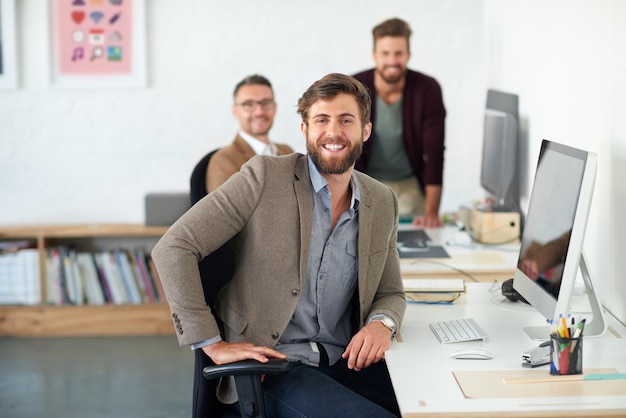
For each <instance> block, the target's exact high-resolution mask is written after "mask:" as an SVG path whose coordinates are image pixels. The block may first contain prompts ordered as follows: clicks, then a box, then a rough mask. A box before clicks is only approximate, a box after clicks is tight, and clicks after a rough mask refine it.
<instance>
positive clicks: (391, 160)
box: [367, 96, 413, 181]
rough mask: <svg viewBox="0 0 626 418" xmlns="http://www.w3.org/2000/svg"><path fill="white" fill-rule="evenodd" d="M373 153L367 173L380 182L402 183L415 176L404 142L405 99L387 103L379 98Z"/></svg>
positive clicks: (377, 101) (377, 99)
mask: <svg viewBox="0 0 626 418" xmlns="http://www.w3.org/2000/svg"><path fill="white" fill-rule="evenodd" d="M374 120H375V121H376V123H375V124H374V132H373V140H374V141H373V143H372V153H371V155H370V158H369V163H368V166H367V174H369V175H370V176H372V177H374V178H375V179H377V180H382V181H398V180H404V179H406V178H408V177H411V176H413V170H412V169H411V165H410V164H409V159H408V158H407V156H406V152H405V150H404V144H403V143H402V98H400V100H398V101H397V102H395V103H392V104H387V103H385V101H384V100H383V99H381V98H380V97H379V96H378V97H376V117H375V119H374Z"/></svg>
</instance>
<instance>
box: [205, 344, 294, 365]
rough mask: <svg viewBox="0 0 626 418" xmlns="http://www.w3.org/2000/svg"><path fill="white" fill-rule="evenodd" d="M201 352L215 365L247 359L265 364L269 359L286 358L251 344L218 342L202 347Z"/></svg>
mask: <svg viewBox="0 0 626 418" xmlns="http://www.w3.org/2000/svg"><path fill="white" fill-rule="evenodd" d="M202 351H204V353H205V354H206V355H207V356H209V357H210V358H211V360H213V362H215V364H228V363H234V362H236V361H241V360H248V359H253V360H257V361H260V362H261V363H267V362H268V361H269V358H270V357H274V358H282V359H285V358H287V356H286V355H284V354H283V353H279V352H278V351H276V350H272V349H271V348H269V347H264V346H256V345H254V344H252V343H229V342H226V341H220V342H217V343H215V344H211V345H207V346H205V347H202Z"/></svg>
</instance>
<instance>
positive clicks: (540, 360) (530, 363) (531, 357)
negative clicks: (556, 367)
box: [522, 341, 550, 368]
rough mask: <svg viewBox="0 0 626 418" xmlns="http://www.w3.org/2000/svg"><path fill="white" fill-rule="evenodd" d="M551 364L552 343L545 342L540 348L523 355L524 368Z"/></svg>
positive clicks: (525, 352) (532, 349)
mask: <svg viewBox="0 0 626 418" xmlns="http://www.w3.org/2000/svg"><path fill="white" fill-rule="evenodd" d="M549 363H550V341H544V342H542V343H541V344H539V347H535V348H531V349H530V350H527V351H524V353H522V366H523V367H531V368H533V367H539V366H543V365H544V364H549Z"/></svg>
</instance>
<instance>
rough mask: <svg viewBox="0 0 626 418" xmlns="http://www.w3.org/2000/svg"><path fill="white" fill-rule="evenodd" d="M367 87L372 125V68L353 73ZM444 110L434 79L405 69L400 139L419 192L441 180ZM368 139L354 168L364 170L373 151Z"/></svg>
mask: <svg viewBox="0 0 626 418" xmlns="http://www.w3.org/2000/svg"><path fill="white" fill-rule="evenodd" d="M354 78H356V79H357V80H359V81H360V82H361V83H363V84H364V85H365V86H367V87H368V88H369V90H370V94H371V96H372V124H375V123H376V96H377V93H376V88H375V87H374V70H373V69H371V70H367V71H363V72H361V73H358V74H355V75H354ZM445 118H446V109H445V107H444V105H443V97H442V94H441V87H440V86H439V83H438V82H437V80H435V79H434V78H432V77H429V76H427V75H425V74H422V73H419V72H417V71H411V70H408V71H407V74H406V83H405V86H404V91H403V92H402V141H403V143H404V149H405V151H406V154H407V157H408V159H409V163H410V164H411V168H412V169H413V173H414V174H415V177H417V181H418V182H419V184H420V186H421V188H422V191H423V192H424V189H425V186H426V185H428V184H434V185H441V184H442V183H443V152H444V149H445V146H444V131H445ZM374 140H375V139H374V138H370V139H369V140H368V141H366V142H365V143H364V144H363V154H362V155H361V158H359V160H358V161H357V162H356V169H357V170H359V171H362V172H364V173H367V163H368V161H369V157H370V154H371V152H372V143H373V141H374Z"/></svg>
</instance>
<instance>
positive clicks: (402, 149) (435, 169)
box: [354, 19, 446, 227]
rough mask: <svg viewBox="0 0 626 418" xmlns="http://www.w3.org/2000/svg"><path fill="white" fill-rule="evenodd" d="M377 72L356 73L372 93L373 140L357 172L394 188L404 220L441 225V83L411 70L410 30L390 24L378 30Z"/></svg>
mask: <svg viewBox="0 0 626 418" xmlns="http://www.w3.org/2000/svg"><path fill="white" fill-rule="evenodd" d="M373 35H374V51H373V53H372V56H373V58H374V62H375V63H376V68H374V69H371V70H368V71H364V72H361V73H359V74H356V75H355V76H354V77H355V78H356V79H357V80H359V81H361V82H362V83H363V84H365V85H366V86H367V87H368V88H369V89H370V92H371V94H372V123H373V132H372V138H371V139H370V141H368V142H367V143H366V144H365V146H364V148H363V154H362V155H361V158H360V159H359V160H358V161H357V163H356V169H357V170H360V171H363V172H365V173H367V174H369V175H371V176H372V177H374V178H376V179H378V180H380V181H382V182H383V183H385V184H387V185H389V186H391V187H392V188H393V189H394V191H395V192H396V194H397V195H398V200H399V203H400V216H401V217H409V216H410V217H413V216H414V215H415V214H417V215H418V216H416V217H415V218H414V219H413V223H414V224H415V225H418V226H422V227H436V226H442V225H443V223H442V222H441V220H440V219H439V205H440V202H441V187H442V183H443V152H444V129H445V117H446V110H445V108H444V105H443V98H442V94H441V87H440V86H439V83H437V81H436V80H435V79H434V78H432V77H429V76H427V75H425V74H422V73H419V72H416V71H412V70H409V69H408V68H407V65H408V62H409V59H410V58H411V53H410V50H409V38H410V37H411V28H410V27H409V25H408V24H407V23H406V22H404V21H403V20H400V19H389V20H387V21H385V22H383V23H381V24H380V25H378V26H376V27H375V28H374V30H373Z"/></svg>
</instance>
